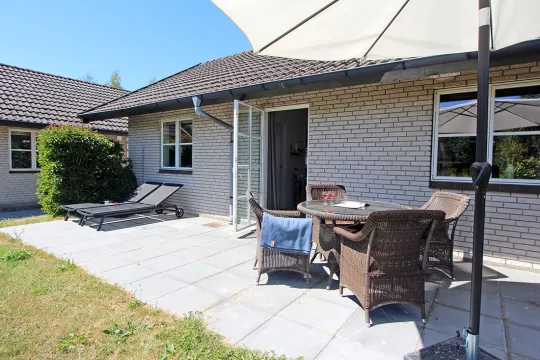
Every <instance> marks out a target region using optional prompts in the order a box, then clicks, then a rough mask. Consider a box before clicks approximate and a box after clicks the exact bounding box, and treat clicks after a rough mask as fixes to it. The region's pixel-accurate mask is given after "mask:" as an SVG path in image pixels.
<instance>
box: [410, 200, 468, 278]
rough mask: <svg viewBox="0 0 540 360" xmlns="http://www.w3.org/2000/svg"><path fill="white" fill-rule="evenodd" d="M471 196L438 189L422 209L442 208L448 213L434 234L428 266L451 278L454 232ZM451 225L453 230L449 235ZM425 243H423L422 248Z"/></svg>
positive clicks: (452, 274)
mask: <svg viewBox="0 0 540 360" xmlns="http://www.w3.org/2000/svg"><path fill="white" fill-rule="evenodd" d="M469 200H470V197H468V196H467V195H463V194H456V193H451V192H443V191H438V192H434V193H433V195H432V196H431V199H429V201H428V202H427V203H426V204H425V205H424V206H422V207H421V208H420V209H421V210H442V211H444V213H445V214H446V217H445V219H444V222H442V223H441V224H439V226H438V227H437V229H435V232H434V234H433V237H432V239H431V242H430V244H429V249H428V252H427V259H426V262H425V264H426V267H427V268H435V269H437V270H439V271H442V272H444V273H445V274H446V272H445V270H447V271H448V274H447V275H449V276H450V278H453V277H454V261H453V260H454V256H453V253H454V234H455V232H456V227H457V222H458V220H459V217H460V216H461V215H462V214H463V212H464V211H465V210H466V209H467V207H468V206H469ZM450 226H452V230H451V233H450V236H449V235H448V233H449V230H450ZM424 246H425V243H424V244H422V248H423V247H424Z"/></svg>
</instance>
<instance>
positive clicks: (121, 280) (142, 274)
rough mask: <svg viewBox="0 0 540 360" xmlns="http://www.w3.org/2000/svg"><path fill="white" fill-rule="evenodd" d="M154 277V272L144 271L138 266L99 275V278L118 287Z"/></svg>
mask: <svg viewBox="0 0 540 360" xmlns="http://www.w3.org/2000/svg"><path fill="white" fill-rule="evenodd" d="M152 275H154V272H153V271H152V270H149V269H145V268H143V267H142V266H140V265H138V264H129V265H126V266H122V267H119V268H117V269H112V270H107V271H104V272H102V273H100V274H99V277H101V278H103V279H105V280H107V281H109V282H111V283H113V284H118V285H123V284H126V283H130V282H133V281H137V280H140V279H144V278H146V277H149V276H152Z"/></svg>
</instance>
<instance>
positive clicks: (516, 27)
mask: <svg viewBox="0 0 540 360" xmlns="http://www.w3.org/2000/svg"><path fill="white" fill-rule="evenodd" d="M212 1H213V2H214V3H215V4H216V5H217V6H218V7H219V8H220V9H221V10H223V11H224V12H225V13H226V14H227V15H228V16H229V17H230V18H231V19H232V20H233V21H234V22H235V23H236V24H237V25H238V26H239V27H240V28H241V29H242V30H243V31H244V33H245V35H246V36H247V37H248V39H249V41H250V42H251V45H252V46H253V50H255V51H256V52H260V53H261V54H263V55H274V56H282V57H291V58H298V59H312V60H343V59H350V58H364V57H365V58H367V59H389V58H405V57H419V56H431V55H440V54H452V53H459V52H467V51H475V50H476V49H477V45H478V21H479V19H478V3H477V2H476V1H473V0H436V1H434V0H377V1H373V0H337V1H336V0H333V1H332V0H271V1H265V0H212ZM491 9H492V10H491V25H492V36H491V37H492V39H491V44H492V49H493V50H495V49H500V48H503V47H506V46H509V45H512V44H515V43H518V42H522V41H525V40H529V39H535V38H538V37H539V36H540V21H538V14H539V13H540V1H538V0H519V1H509V0H491ZM485 16H486V17H487V20H488V21H489V19H490V14H489V12H488V13H486V14H485ZM516 19H519V21H516Z"/></svg>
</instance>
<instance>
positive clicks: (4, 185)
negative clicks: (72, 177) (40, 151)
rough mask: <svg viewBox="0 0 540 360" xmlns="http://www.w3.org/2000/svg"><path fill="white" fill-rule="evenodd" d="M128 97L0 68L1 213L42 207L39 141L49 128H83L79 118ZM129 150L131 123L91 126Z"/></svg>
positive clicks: (116, 91) (85, 84) (118, 91)
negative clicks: (109, 102) (99, 107)
mask: <svg viewBox="0 0 540 360" xmlns="http://www.w3.org/2000/svg"><path fill="white" fill-rule="evenodd" d="M127 93H128V91H125V90H122V89H113V88H110V87H107V86H103V85H98V84H93V83H88V82H84V81H80V80H74V79H69V78H64V77H60V76H56V75H51V74H45V73H41V72H37V71H33V70H28V69H22V68H18V67H15V66H10V65H5V64H0V209H1V210H6V209H19V208H27V207H34V206H37V201H38V199H37V195H36V180H37V177H38V173H39V162H38V156H37V152H36V138H37V136H38V134H39V131H40V130H41V129H42V128H44V127H46V126H49V125H60V124H74V125H83V122H82V120H81V119H79V118H77V114H78V113H79V112H81V111H83V110H85V109H88V108H89V107H91V106H95V105H98V104H102V103H103V102H106V101H109V100H112V99H115V98H117V97H119V96H121V95H125V94H127ZM90 126H91V127H92V128H94V129H96V130H98V131H100V132H101V133H103V134H104V135H105V136H107V137H108V138H110V139H113V140H117V141H119V142H120V143H122V144H123V145H124V148H125V149H126V150H127V130H128V129H127V119H117V118H113V119H108V120H105V121H98V122H96V123H94V124H91V125H90Z"/></svg>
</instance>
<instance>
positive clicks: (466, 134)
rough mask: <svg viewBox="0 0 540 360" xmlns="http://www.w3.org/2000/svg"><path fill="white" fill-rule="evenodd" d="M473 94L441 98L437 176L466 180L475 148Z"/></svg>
mask: <svg viewBox="0 0 540 360" xmlns="http://www.w3.org/2000/svg"><path fill="white" fill-rule="evenodd" d="M476 109H477V108H476V93H475V92H468V93H459V94H447V95H441V97H440V101H439V118H438V129H437V130H438V137H439V139H438V144H437V146H438V148H437V175H438V176H456V177H469V176H470V167H471V164H472V163H473V162H474V159H475V147H476V136H474V134H476Z"/></svg>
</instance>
